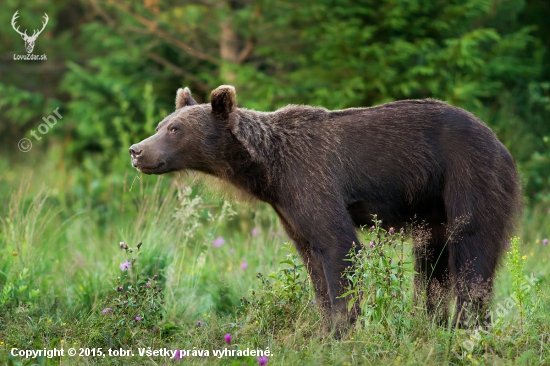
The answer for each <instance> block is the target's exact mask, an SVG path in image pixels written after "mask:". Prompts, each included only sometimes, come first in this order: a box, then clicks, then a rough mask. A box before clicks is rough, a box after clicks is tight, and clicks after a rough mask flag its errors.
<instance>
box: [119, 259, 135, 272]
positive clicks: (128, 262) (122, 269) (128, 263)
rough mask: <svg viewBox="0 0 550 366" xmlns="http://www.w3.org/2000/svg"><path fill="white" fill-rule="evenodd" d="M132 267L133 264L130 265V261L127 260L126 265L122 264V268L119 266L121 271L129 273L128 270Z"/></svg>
mask: <svg viewBox="0 0 550 366" xmlns="http://www.w3.org/2000/svg"><path fill="white" fill-rule="evenodd" d="M131 265H132V263H130V261H128V260H127V261H126V262H124V263H120V266H119V267H120V270H121V271H127V270H129V269H130V266H131Z"/></svg>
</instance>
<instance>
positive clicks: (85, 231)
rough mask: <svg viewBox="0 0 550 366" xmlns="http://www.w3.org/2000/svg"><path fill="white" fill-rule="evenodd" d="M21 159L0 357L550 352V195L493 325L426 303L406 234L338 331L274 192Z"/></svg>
mask: <svg viewBox="0 0 550 366" xmlns="http://www.w3.org/2000/svg"><path fill="white" fill-rule="evenodd" d="M15 171H16V169H15V168H14V167H10V166H7V165H4V166H1V164H0V187H1V192H2V193H1V196H0V200H1V203H2V205H1V206H0V248H1V252H0V289H1V293H0V362H3V363H7V364H12V365H30V364H41V365H45V364H82V365H86V364H105V365H132V364H136V365H141V364H151V365H162V364H178V363H181V364H206V363H208V364H224V365H242V364H247V365H257V364H259V361H258V359H257V357H258V356H257V355H256V354H254V355H251V354H250V353H248V354H246V353H245V355H242V354H243V352H244V351H245V350H247V349H248V350H249V351H247V352H250V350H260V351H262V352H265V351H266V350H267V349H268V348H269V353H268V354H269V357H268V359H269V365H293V364H321V365H365V364H367V365H368V364H372V365H377V364H391V365H401V364H403V365H442V364H449V365H470V364H482V365H485V364H490V365H493V364H494V365H547V364H550V346H549V345H548V344H550V342H549V337H550V325H549V324H550V321H549V320H550V319H549V318H548V315H549V314H550V290H549V286H548V282H549V280H550V273H549V270H548V268H549V266H548V259H550V246H544V245H542V239H543V238H545V237H548V236H550V214H549V213H548V207H544V206H537V207H534V208H530V209H529V210H528V214H527V215H526V216H525V218H524V220H523V226H522V229H521V232H520V234H521V238H522V240H521V242H520V241H519V240H516V241H513V246H512V248H511V250H510V254H509V255H507V256H506V258H504V260H503V264H504V265H503V266H501V268H500V270H499V276H498V279H497V281H496V285H495V296H494V299H493V303H492V304H493V306H492V310H493V320H494V326H493V328H492V329H491V330H489V331H487V330H481V331H476V330H457V331H454V332H453V331H451V330H450V329H448V328H447V327H444V326H438V325H436V324H434V323H433V322H432V321H431V320H430V319H428V318H427V317H426V316H425V314H424V312H423V311H422V309H420V306H419V305H417V306H415V305H414V303H413V300H412V298H413V292H412V291H413V290H412V288H413V285H412V283H413V271H412V268H411V264H410V262H411V244H410V242H409V241H405V242H404V243H403V245H401V246H397V245H396V246H395V250H396V252H395V253H393V254H394V255H395V257H394V258H395V260H393V261H389V258H390V255H391V253H390V252H388V254H387V257H385V259H384V261H381V262H379V263H377V264H374V265H373V266H371V267H368V266H365V263H363V267H361V268H364V271H363V272H361V273H364V274H368V275H369V276H366V277H364V278H362V279H360V280H357V281H356V282H357V283H358V284H360V285H358V286H360V287H356V290H357V289H358V292H357V293H361V292H362V294H363V295H362V296H359V297H358V298H370V297H369V296H365V294H368V295H372V292H373V291H377V293H379V294H381V295H380V296H375V300H373V301H371V302H370V303H368V304H366V303H363V304H361V306H362V307H363V309H364V310H368V311H364V314H367V315H365V316H364V317H363V318H361V319H359V321H358V322H357V325H356V327H355V328H353V329H352V331H351V333H350V335H349V337H348V338H345V339H344V340H342V341H336V340H334V339H333V338H332V337H330V336H328V335H327V332H326V324H325V322H324V321H323V319H322V318H321V316H320V314H319V312H318V311H317V309H316V307H315V306H313V304H312V302H313V300H314V295H313V293H312V290H311V287H310V284H309V281H308V280H307V277H306V274H305V270H304V268H303V266H302V265H301V263H300V260H299V259H298V257H297V255H296V253H295V252H294V251H293V249H292V246H291V245H288V244H287V241H288V239H287V237H286V236H285V235H284V233H283V231H282V229H281V228H280V226H279V224H278V221H277V219H276V218H275V215H274V214H273V213H272V211H271V209H270V208H269V207H267V206H266V205H263V204H250V203H244V202H243V203H238V202H234V201H231V202H232V203H231V204H230V203H229V202H228V201H226V200H225V199H224V198H222V197H220V196H217V195H216V194H215V193H214V192H212V191H211V190H210V189H209V188H208V186H207V185H204V184H201V181H200V180H198V179H196V177H194V176H193V175H182V176H174V177H147V176H141V177H139V178H138V179H135V178H136V177H135V175H134V173H131V174H132V175H130V176H126V177H124V179H119V178H112V177H106V179H105V180H106V181H109V184H108V185H106V186H105V185H104V186H100V187H99V188H94V187H95V186H94V184H95V183H94V182H93V180H91V181H86V182H85V184H83V183H81V181H79V178H78V177H79V174H83V173H82V172H81V171H75V170H71V168H67V167H63V168H59V167H58V166H51V165H49V163H43V164H42V165H40V166H35V167H34V171H31V169H30V168H21V167H18V168H17V172H18V174H17V175H16V174H14V172H15ZM50 171H56V174H55V175H52V174H49V172H50ZM75 177H76V178H75ZM38 182H40V183H38ZM98 184H99V183H98ZM101 184H103V183H101ZM380 230H382V229H380ZM363 235H364V240H363V241H364V242H366V243H368V242H369V241H370V240H374V241H375V243H377V244H380V245H389V244H387V243H392V240H397V239H394V237H393V236H392V234H389V233H386V232H383V230H382V231H381V232H380V233H378V232H377V235H378V237H376V238H372V237H369V235H371V233H364V234H363ZM220 237H221V238H223V240H221V239H219V238H220ZM395 237H397V235H395ZM214 241H216V243H218V244H219V243H221V242H223V244H222V245H219V246H214V245H213V242H214ZM121 242H124V243H125V245H126V246H128V249H121V246H120V243H121ZM140 242H141V243H142V244H141V245H140V248H139V249H138V243H140ZM384 243H386V244H384ZM388 248H390V247H388ZM130 249H131V250H130ZM514 250H515V251H516V252H514ZM398 259H401V261H400V263H401V264H400V265H401V266H402V267H401V268H400V269H398V268H396V269H395V270H396V271H397V270H399V271H401V272H399V273H402V274H403V276H404V277H403V279H402V280H401V279H400V280H399V281H390V284H389V285H388V286H389V287H387V288H385V287H384V286H385V285H384V283H385V282H384V281H383V280H382V281H380V278H382V279H383V277H380V278H378V277H379V276H378V275H381V274H383V272H384V271H385V269H386V267H391V266H392V265H393V266H395V265H397V262H398ZM126 261H128V262H129V263H131V264H130V266H129V267H130V268H129V269H128V270H124V271H122V270H121V268H120V265H121V263H125V262H126ZM396 273H397V272H396ZM525 275H528V278H531V279H532V278H536V279H537V282H536V283H535V282H534V281H533V280H531V282H529V281H528V280H527V279H525V277H524V276H525ZM370 276H372V277H373V278H378V280H376V281H374V280H373V281H369V277H370ZM377 276H378V277H377ZM377 281H378V282H377ZM120 287H122V291H120V290H119V288H120ZM392 294H395V295H396V296H393V295H392ZM517 294H520V296H519V300H518V297H517V296H518V295H517ZM373 304H374V305H373ZM518 304H519V307H518ZM136 317H137V318H136ZM138 318H139V319H138ZM227 334H231V341H230V342H226V338H225V336H226V335H227ZM14 347H15V348H18V349H22V350H39V349H50V350H51V349H54V348H58V349H60V348H63V349H64V350H65V352H67V350H68V349H69V348H71V347H74V348H75V349H77V352H78V353H80V352H82V356H75V357H69V356H65V357H53V358H47V357H39V358H36V359H25V358H22V357H13V356H10V352H11V349H12V348H14ZM99 348H101V352H102V355H99V354H98V352H99V351H98V349H99ZM80 349H82V351H80ZM109 349H110V350H111V351H110V353H111V355H109ZM163 349H166V350H171V351H172V350H183V353H182V358H183V360H182V361H180V360H176V359H173V358H172V355H171V354H170V355H166V354H162V355H160V354H157V355H154V354H153V353H152V351H154V350H157V351H158V350H163ZM225 349H227V350H226V351H224V352H225V353H224V354H222V355H221V357H220V355H214V354H213V353H214V350H221V351H223V350H225ZM147 351H150V352H149V353H147ZM199 351H201V352H202V356H201V355H199ZM206 351H208V353H209V354H208V356H205V353H206ZM239 351H240V352H241V353H238V352H239ZM131 352H133V354H134V356H131V355H130V353H131ZM140 352H141V353H142V354H140ZM159 352H160V351H159ZM162 352H165V351H162ZM122 353H127V355H124V356H121V355H120V354H122ZM115 354H117V355H118V356H116V355H115ZM103 355H105V357H103Z"/></svg>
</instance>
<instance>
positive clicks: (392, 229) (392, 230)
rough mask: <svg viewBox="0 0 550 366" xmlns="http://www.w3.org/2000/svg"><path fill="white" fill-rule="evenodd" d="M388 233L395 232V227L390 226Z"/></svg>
mask: <svg viewBox="0 0 550 366" xmlns="http://www.w3.org/2000/svg"><path fill="white" fill-rule="evenodd" d="M388 233H390V235H393V234H395V229H394V228H393V227H390V230H389V231H388Z"/></svg>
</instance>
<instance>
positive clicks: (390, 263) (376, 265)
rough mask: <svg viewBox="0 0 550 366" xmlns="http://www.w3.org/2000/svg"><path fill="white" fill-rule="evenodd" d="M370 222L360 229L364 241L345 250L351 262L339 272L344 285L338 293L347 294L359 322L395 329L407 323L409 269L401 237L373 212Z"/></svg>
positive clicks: (403, 238) (349, 309)
mask: <svg viewBox="0 0 550 366" xmlns="http://www.w3.org/2000/svg"><path fill="white" fill-rule="evenodd" d="M373 222H374V225H373V226H372V227H371V228H370V229H369V230H368V231H366V230H364V228H363V229H362V232H363V233H364V234H365V235H364V237H363V242H364V243H365V244H360V245H359V247H354V248H353V250H352V251H351V252H350V254H349V258H348V259H347V260H349V261H350V262H351V264H350V266H349V267H348V269H347V270H346V272H345V273H344V275H343V277H344V278H345V279H346V280H347V281H348V285H347V288H346V292H345V293H344V294H343V295H342V297H349V300H348V311H352V309H353V308H354V307H356V306H358V307H359V310H360V315H359V319H358V322H359V323H360V324H361V325H363V326H365V327H368V326H372V324H378V325H381V326H382V327H389V328H394V329H395V331H396V332H398V333H399V332H400V331H401V328H404V327H408V326H409V325H410V322H409V321H408V319H409V314H408V312H407V310H408V309H409V308H410V300H411V298H410V294H411V292H412V289H411V284H410V281H409V279H410V277H411V276H410V275H411V274H412V270H411V269H410V268H409V267H410V266H409V265H410V262H407V261H406V260H405V258H406V256H405V237H404V235H403V233H402V232H399V233H396V232H395V229H394V228H390V230H389V232H388V231H386V230H384V229H383V228H382V227H381V223H382V222H381V220H378V219H377V218H376V215H374V218H373ZM367 243H368V244H367Z"/></svg>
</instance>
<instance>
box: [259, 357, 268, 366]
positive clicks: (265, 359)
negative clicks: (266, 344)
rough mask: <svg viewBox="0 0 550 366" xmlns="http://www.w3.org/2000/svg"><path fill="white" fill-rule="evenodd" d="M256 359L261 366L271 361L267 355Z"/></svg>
mask: <svg viewBox="0 0 550 366" xmlns="http://www.w3.org/2000/svg"><path fill="white" fill-rule="evenodd" d="M256 360H257V361H258V364H259V365H260V366H265V365H267V363H268V362H269V358H267V356H260V357H258V358H257V359H256Z"/></svg>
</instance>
